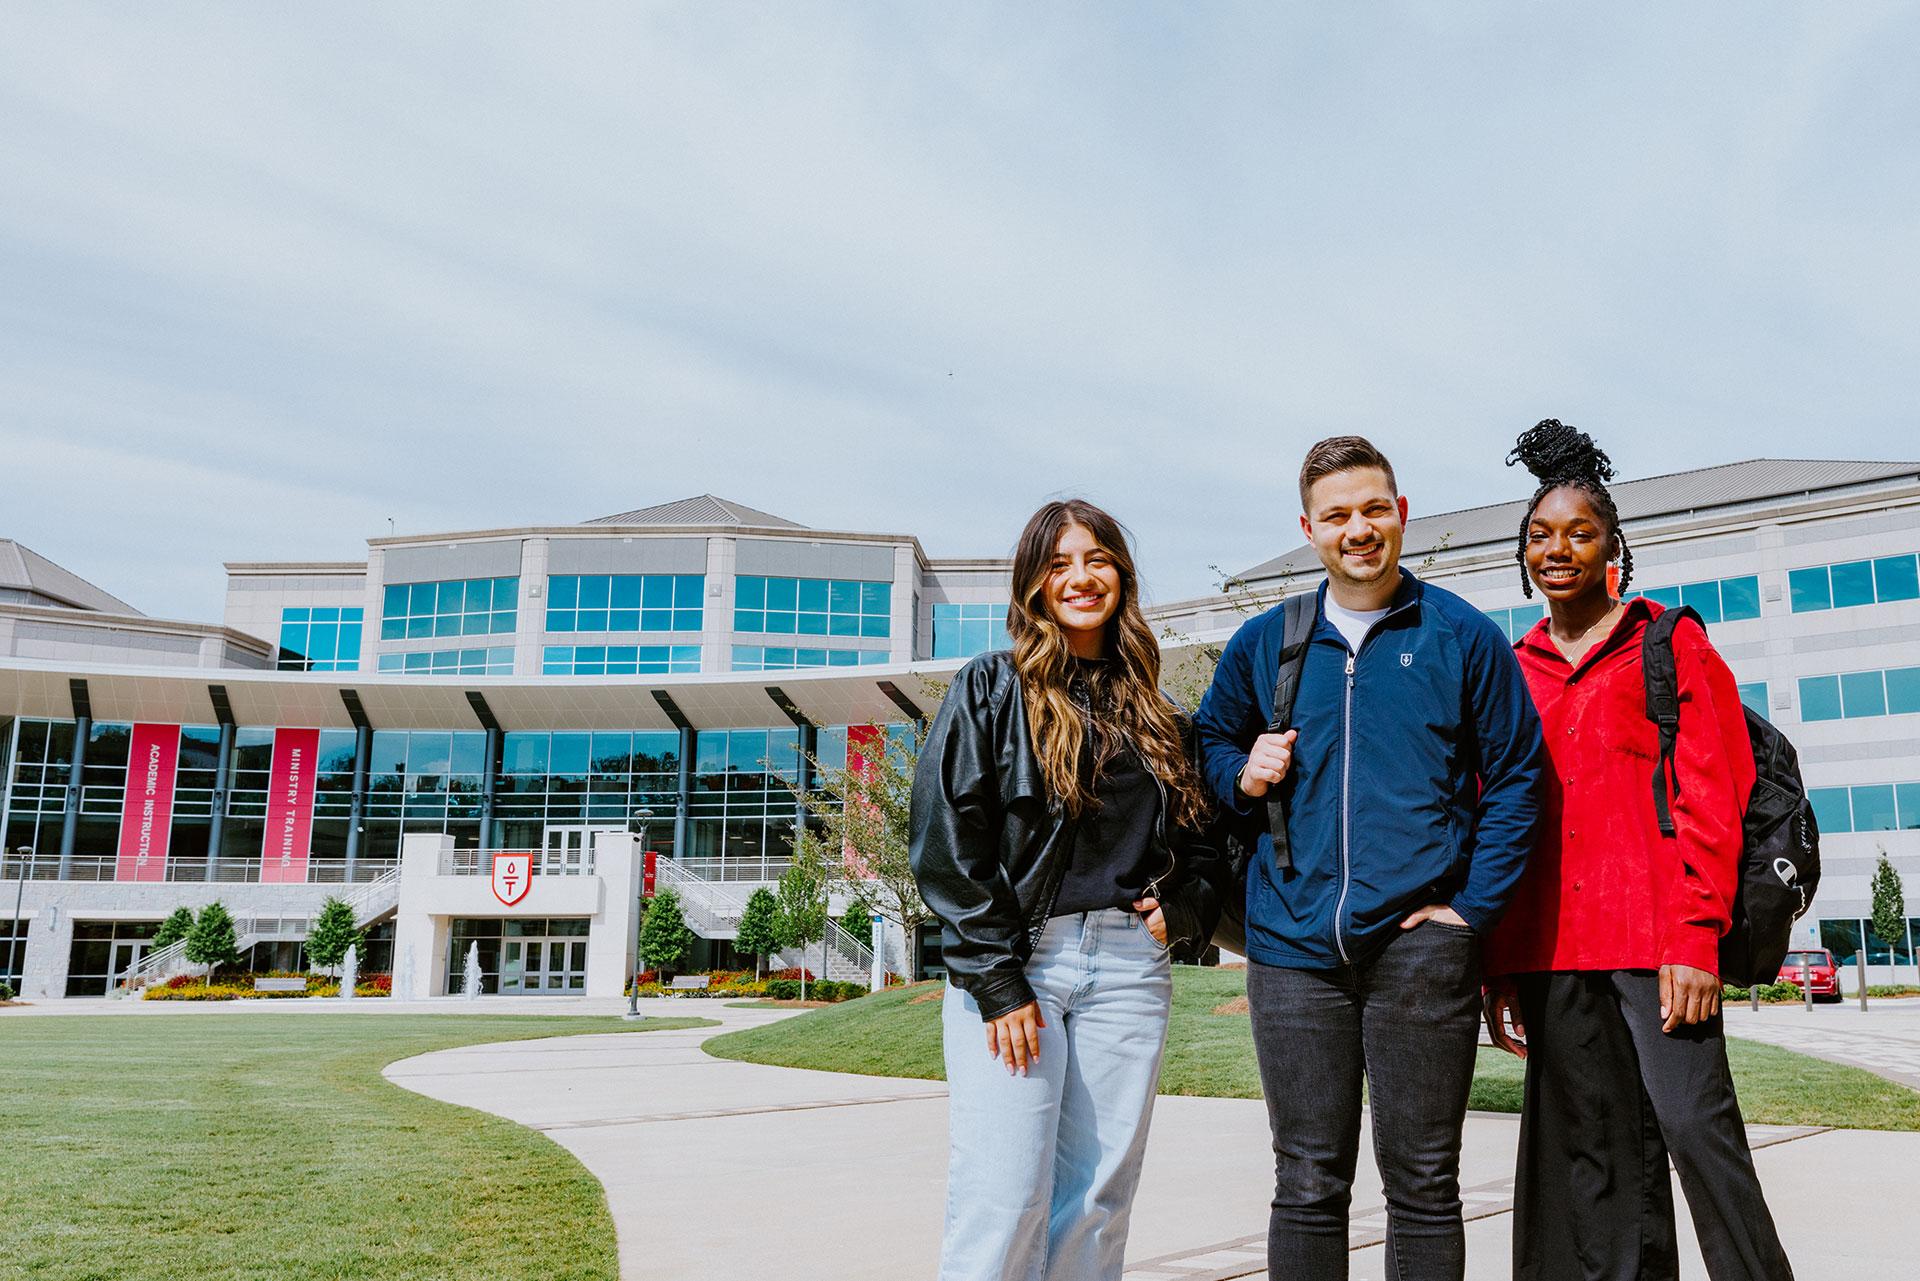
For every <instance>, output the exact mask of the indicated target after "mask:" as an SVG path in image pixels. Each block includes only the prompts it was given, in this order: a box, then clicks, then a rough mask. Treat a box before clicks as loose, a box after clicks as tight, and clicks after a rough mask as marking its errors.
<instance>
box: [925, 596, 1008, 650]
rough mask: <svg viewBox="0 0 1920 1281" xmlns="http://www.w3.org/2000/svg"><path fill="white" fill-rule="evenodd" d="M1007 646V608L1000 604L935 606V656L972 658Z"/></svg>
mask: <svg viewBox="0 0 1920 1281" xmlns="http://www.w3.org/2000/svg"><path fill="white" fill-rule="evenodd" d="M1006 644H1007V607H1006V605H1005V603H1004V602H1003V603H1001V604H998V605H935V606H934V607H933V656H934V657H935V658H972V657H973V656H974V655H975V654H984V653H986V652H987V651H988V650H990V649H1004V648H1006Z"/></svg>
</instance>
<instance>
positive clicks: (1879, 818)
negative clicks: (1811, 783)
mask: <svg viewBox="0 0 1920 1281" xmlns="http://www.w3.org/2000/svg"><path fill="white" fill-rule="evenodd" d="M1807 799H1808V800H1809V801H1810V802H1812V804H1813V816H1814V818H1815V820H1816V821H1818V822H1819V824H1820V834H1821V835H1822V836H1831V835H1833V834H1834V833H1836V832H1893V831H1902V830H1913V829H1920V783H1868V784H1861V785H1858V786H1854V787H1810V788H1808V789H1807Z"/></svg>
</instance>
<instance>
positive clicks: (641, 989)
mask: <svg viewBox="0 0 1920 1281" xmlns="http://www.w3.org/2000/svg"><path fill="white" fill-rule="evenodd" d="M803 973H804V974H805V975H806V978H807V998H808V999H809V1000H813V1001H847V1000H851V999H853V998H854V997H856V996H865V995H866V994H867V985H866V984H864V983H835V982H833V981H832V980H825V981H816V980H815V979H814V977H813V971H811V970H805V971H803V970H801V969H799V968H798V967H795V968H792V969H785V970H779V971H776V972H775V973H773V974H770V975H768V976H767V978H766V979H764V980H761V979H756V978H754V977H753V972H752V971H751V970H708V971H707V972H706V977H707V985H706V986H705V987H704V988H682V989H680V990H678V991H675V990H674V989H673V988H672V987H671V986H670V985H668V984H666V983H663V982H661V981H660V975H659V973H658V972H657V971H655V970H642V971H640V973H639V974H636V975H635V976H634V978H635V980H636V983H630V984H628V985H627V995H629V996H674V997H684V998H687V999H702V998H706V999H711V998H714V997H724V998H726V999H728V1000H734V1001H738V1000H741V999H742V998H749V999H751V998H755V997H767V998H769V999H772V1000H775V1001H797V1000H799V999H800V976H801V974H803ZM636 984H637V986H636Z"/></svg>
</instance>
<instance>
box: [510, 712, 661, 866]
mask: <svg viewBox="0 0 1920 1281" xmlns="http://www.w3.org/2000/svg"><path fill="white" fill-rule="evenodd" d="M679 770H680V736H679V735H678V734H677V733H675V732H674V731H672V730H664V731H660V730H640V731H636V732H627V731H615V732H612V733H609V732H605V731H595V732H593V733H587V732H585V731H579V732H573V731H564V730H563V731H556V732H554V733H546V732H538V733H518V732H513V733H508V734H506V735H504V736H503V737H502V743H501V771H500V772H501V779H500V787H499V795H498V797H497V799H496V801H495V803H494V815H495V818H496V819H497V820H498V821H499V824H500V830H499V834H498V844H499V845H500V846H501V847H502V848H505V849H537V848H539V847H540V845H541V843H542V841H543V840H544V837H545V829H546V828H547V827H548V826H556V827H576V826H592V827H615V828H627V827H628V826H629V825H630V824H633V823H637V822H639V821H641V815H640V811H641V810H648V811H651V813H650V814H649V815H648V816H646V818H645V821H646V824H647V848H648V849H651V850H656V851H658V852H660V853H662V854H668V855H675V854H677V851H676V850H675V849H674V844H673V816H674V809H675V805H676V802H675V796H676V794H677V792H678V789H679ZM483 843H488V842H483Z"/></svg>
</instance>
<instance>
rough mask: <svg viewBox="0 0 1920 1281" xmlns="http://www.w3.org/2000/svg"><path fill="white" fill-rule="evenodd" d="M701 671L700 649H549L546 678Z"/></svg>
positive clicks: (544, 654)
mask: <svg viewBox="0 0 1920 1281" xmlns="http://www.w3.org/2000/svg"><path fill="white" fill-rule="evenodd" d="M699 670H700V647H699V646H698V645H549V646H547V647H546V649H545V650H544V651H543V652H542V655H541V659H540V672H541V674H542V675H544V676H657V675H670V674H672V673H675V672H697V671H699Z"/></svg>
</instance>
